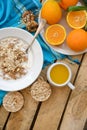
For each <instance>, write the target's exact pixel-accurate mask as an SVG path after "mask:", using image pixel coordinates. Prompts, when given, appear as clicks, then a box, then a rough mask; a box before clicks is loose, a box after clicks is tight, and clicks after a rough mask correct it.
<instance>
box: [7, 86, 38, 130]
mask: <svg viewBox="0 0 87 130" xmlns="http://www.w3.org/2000/svg"><path fill="white" fill-rule="evenodd" d="M21 93H22V94H23V96H24V99H25V104H24V107H23V108H22V109H21V110H20V111H18V112H16V113H12V114H11V116H10V118H9V120H8V122H7V125H6V130H28V129H29V128H30V126H31V123H32V120H33V118H34V115H35V112H36V109H37V106H38V102H36V101H35V100H34V99H32V97H31V95H30V90H29V88H27V89H24V90H23V91H21Z"/></svg>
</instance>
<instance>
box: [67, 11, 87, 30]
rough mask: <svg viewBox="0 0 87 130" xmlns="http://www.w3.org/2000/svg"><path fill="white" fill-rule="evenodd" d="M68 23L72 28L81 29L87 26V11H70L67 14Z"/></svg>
mask: <svg viewBox="0 0 87 130" xmlns="http://www.w3.org/2000/svg"><path fill="white" fill-rule="evenodd" d="M66 19H67V23H68V25H69V26H70V27H71V28H74V29H80V28H83V27H84V26H85V24H86V20H87V18H86V11H84V10H81V11H70V12H68V14H67V17H66Z"/></svg>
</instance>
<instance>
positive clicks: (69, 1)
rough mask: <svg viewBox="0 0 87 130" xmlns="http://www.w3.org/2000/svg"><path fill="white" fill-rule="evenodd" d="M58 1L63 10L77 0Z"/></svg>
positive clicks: (74, 3)
mask: <svg viewBox="0 0 87 130" xmlns="http://www.w3.org/2000/svg"><path fill="white" fill-rule="evenodd" d="M58 3H59V5H60V6H61V7H62V8H63V9H64V10H66V9H67V8H68V7H69V6H73V5H76V4H77V3H78V0H60V1H59V2H58Z"/></svg>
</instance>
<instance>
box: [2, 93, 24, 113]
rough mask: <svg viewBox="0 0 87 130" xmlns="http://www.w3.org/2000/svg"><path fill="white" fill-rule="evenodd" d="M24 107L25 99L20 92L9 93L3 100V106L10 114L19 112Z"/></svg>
mask: <svg viewBox="0 0 87 130" xmlns="http://www.w3.org/2000/svg"><path fill="white" fill-rule="evenodd" d="M23 105H24V98H23V96H22V94H21V93H20V92H9V93H8V94H6V95H5V97H4V99H3V106H4V108H5V109H6V110H7V111H9V112H17V111H19V110H20V109H21V108H22V107H23Z"/></svg>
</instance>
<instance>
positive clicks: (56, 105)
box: [33, 56, 81, 130]
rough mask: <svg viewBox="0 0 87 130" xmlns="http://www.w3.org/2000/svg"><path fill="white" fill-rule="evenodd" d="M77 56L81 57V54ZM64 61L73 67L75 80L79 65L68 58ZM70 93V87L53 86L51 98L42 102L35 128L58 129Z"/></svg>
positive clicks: (36, 129)
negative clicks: (70, 61) (68, 60)
mask: <svg viewBox="0 0 87 130" xmlns="http://www.w3.org/2000/svg"><path fill="white" fill-rule="evenodd" d="M74 58H75V57H74ZM77 58H78V59H81V56H78V57H77ZM62 61H63V62H65V63H67V64H69V66H70V67H71V69H72V73H73V77H72V81H73V80H74V78H75V75H76V71H77V69H78V67H79V66H78V65H77V64H70V63H69V62H67V59H66V60H62ZM69 93H70V89H69V87H63V88H56V87H52V95H51V97H50V98H49V100H47V101H45V102H43V103H42V105H41V108H40V111H39V114H38V116H37V120H36V122H35V125H34V128H33V130H45V129H47V130H57V127H58V124H59V122H60V119H61V116H62V113H63V110H64V107H65V105H66V101H67V99H68V96H69ZM63 130H65V129H63ZM66 130H67V129H66Z"/></svg>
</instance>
